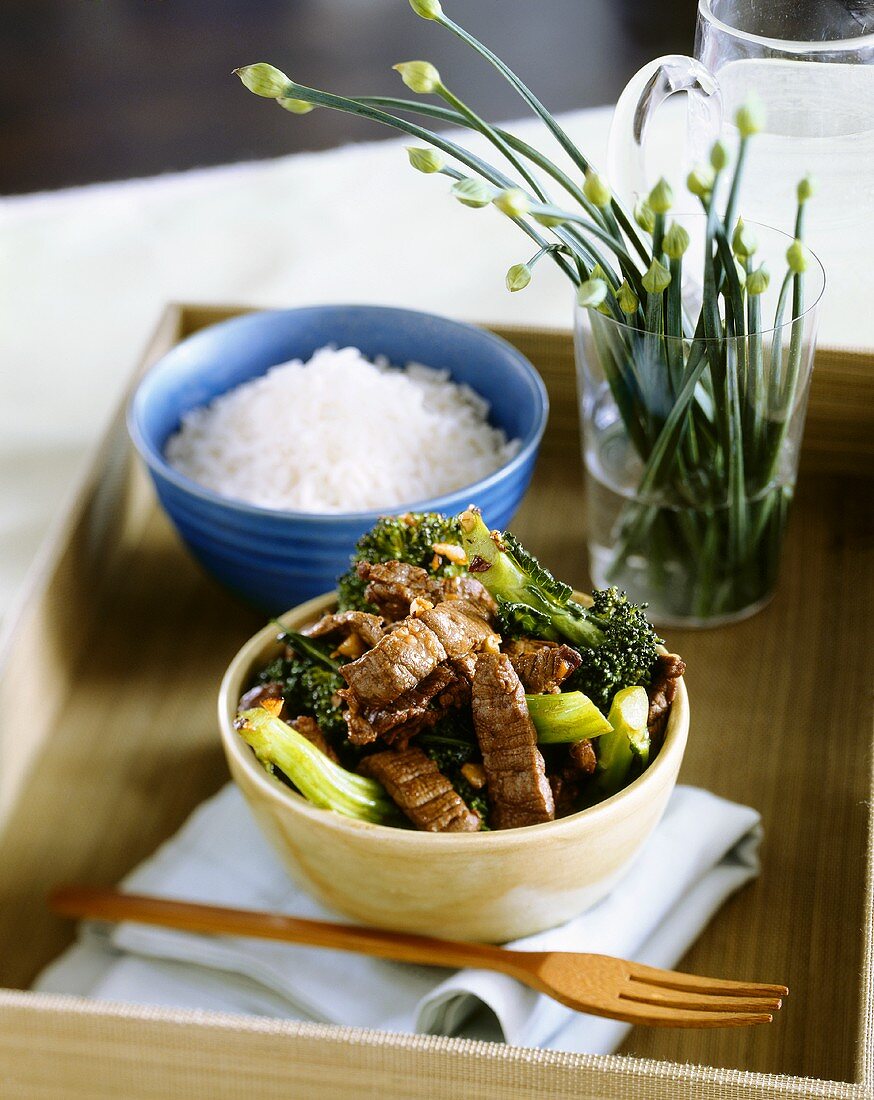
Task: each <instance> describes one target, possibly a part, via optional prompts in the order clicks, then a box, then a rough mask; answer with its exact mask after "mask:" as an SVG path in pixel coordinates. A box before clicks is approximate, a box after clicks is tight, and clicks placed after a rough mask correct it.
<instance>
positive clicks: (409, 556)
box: [337, 512, 464, 611]
mask: <svg viewBox="0 0 874 1100" xmlns="http://www.w3.org/2000/svg"><path fill="white" fill-rule="evenodd" d="M440 543H446V544H449V545H452V546H458V545H459V544H460V543H461V530H460V528H459V525H458V520H457V519H456V518H454V517H449V516H444V515H441V514H440V513H439V512H408V513H406V514H405V515H402V516H383V517H382V519H379V520H377V521H376V523H375V524H374V525H373V527H371V529H370V530H369V531H368V532H367V533H366V534H364V535H362V536H361V538H360V539H359V540H358V542H357V544H356V546H355V553H354V554H353V555H352V559H351V563H350V567H349V569H348V570H347V571H346V572H345V573H344V574H343V575H342V576H341V577H340V578H339V580H338V582H337V589H338V599H337V605H338V607H339V609H340V610H341V611H348V610H350V609H351V610H356V611H375V610H376V608H374V607H373V606H372V605H371V604H369V603H368V602H367V600H366V599H365V598H364V590H365V588H366V587H367V585H366V583H365V582H364V581H363V580H362V579H361V577H359V576H358V573H357V572H356V566H357V564H358V562H360V561H367V562H383V561H402V562H406V563H407V564H409V565H418V566H419V567H420V568H422V569H427V570H429V571H430V572H432V573H433V575H434V576H436V577H451V576H454V575H455V574H456V573H460V572H462V571H463V570H464V566H463V565H458V564H456V563H454V562H451V561H449V560H448V559H447V558H444V557H440V556H439V555H437V559H438V561H437V565H436V568H432V567H433V565H434V559H435V553H434V546H435V544H436V545H439V544H440Z"/></svg>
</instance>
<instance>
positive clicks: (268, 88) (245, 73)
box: [234, 61, 291, 99]
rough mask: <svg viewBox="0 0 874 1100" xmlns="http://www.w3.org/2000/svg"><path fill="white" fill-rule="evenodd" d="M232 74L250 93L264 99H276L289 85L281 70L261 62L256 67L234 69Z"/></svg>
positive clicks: (244, 66) (245, 66)
mask: <svg viewBox="0 0 874 1100" xmlns="http://www.w3.org/2000/svg"><path fill="white" fill-rule="evenodd" d="M234 73H235V75H236V76H238V77H239V78H240V80H242V82H243V84H244V86H245V87H247V88H248V89H249V91H250V92H254V93H255V95H260V96H263V97H264V98H265V99H278V98H279V97H280V96H281V95H282V93H283V92H284V91H285V89H286V88H287V87H288V85H289V84H290V83H291V81H290V80H289V79H288V77H287V76H286V75H285V73H284V72H282V70H281V69H277V68H275V67H274V66H273V65H267V64H265V62H263V61H259V62H258V64H257V65H243V67H242V68H240V69H234Z"/></svg>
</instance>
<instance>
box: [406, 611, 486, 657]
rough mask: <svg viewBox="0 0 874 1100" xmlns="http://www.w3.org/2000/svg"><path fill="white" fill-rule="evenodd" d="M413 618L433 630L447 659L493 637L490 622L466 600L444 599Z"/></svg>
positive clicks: (478, 645)
mask: <svg viewBox="0 0 874 1100" xmlns="http://www.w3.org/2000/svg"><path fill="white" fill-rule="evenodd" d="M416 618H417V619H418V620H419V621H420V622H423V623H425V624H426V625H427V626H429V627H430V628H431V630H433V631H434V633H435V634H436V635H437V637H438V638H439V640H440V644H441V645H442V646H443V648H444V649H445V650H446V656H447V657H448V658H449V659H450V660H453V661H454V660H458V659H459V658H461V657H465V656H466V655H467V654H468V653H470V652H471V651H472V650H474V649H478V648H479V647H480V646H481V645H482V644H483V642H484V641H485V640H486V639H487V638H491V637H493V636H494V631H493V630H492V628H491V627H490V626H489V624H488V623H487V622H486V621H485V620H484V619H482V618H480V616H479V615H478V614H477V610H476V606H475V605H474V604H471V603H468V602H467V601H466V600H445V601H444V602H443V603H438V604H437V606H436V607H432V608H431V609H430V610H428V611H420V612H419V613H418V615H417V616H416Z"/></svg>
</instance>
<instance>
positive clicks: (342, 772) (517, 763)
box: [237, 508, 685, 832]
mask: <svg viewBox="0 0 874 1100" xmlns="http://www.w3.org/2000/svg"><path fill="white" fill-rule="evenodd" d="M279 640H280V642H281V644H282V647H283V648H282V652H281V654H280V655H279V656H278V657H277V658H276V659H275V660H273V661H271V662H270V663H269V664H268V665H267V666H266V667H265V668H263V669H262V670H261V671H260V672H259V674H258V676H257V680H256V682H255V683H254V684H253V686H252V687H251V688H250V689H249V690H248V691H247V692H246V693H245V695H243V697H242V698H241V700H240V705H239V715H238V718H237V728H238V729H239V731H240V733H241V735H242V736H243V737H244V738H245V740H246V741H247V742H248V743H249V744H250V745H251V747H252V749H253V750H254V752H255V754H256V756H257V757H258V759H259V760H260V761H261V763H262V764H263V765H264V766H265V767H266V768H267V769H268V770H269V771H271V772H273V773H275V774H276V775H278V776H279V777H280V778H281V779H283V780H285V781H286V782H288V783H289V784H290V785H291V786H293V787H294V788H295V789H297V790H298V791H299V792H300V793H301V794H302V795H304V797H306V798H308V799H309V800H310V801H311V802H313V803H315V804H316V805H318V806H321V807H323V808H326V809H332V810H335V811H337V812H338V813H342V814H346V815H348V816H351V817H358V818H361V819H363V820H366V821H372V822H377V823H380V824H386V825H406V826H409V825H410V824H412V825H413V826H415V827H416V828H417V829H422V830H426V831H430V832H476V831H478V830H481V829H513V828H518V827H520V826H524V825H536V824H540V823H541V822H545V821H552V820H554V819H555V818H557V817H564V816H566V815H567V814H571V813H575V812H576V811H577V810H580V809H583V808H585V807H586V806H589V805H592V804H594V803H595V802H598V801H600V800H602V799H604V798H607V797H609V796H610V795H612V794H615V793H616V792H617V791H619V790H621V789H622V788H623V787H625V786H626V785H627V784H628V783H629V782H631V781H632V780H633V779H634V778H635V777H636V776H637V775H639V774H640V773H641V771H643V770H644V769H645V768H646V767H647V766H648V764H649V762H650V761H651V760H652V758H653V757H654V756H655V754H656V753H657V752H658V750H659V748H660V745H661V741H662V739H663V737H664V731H665V727H666V725H667V720H668V716H669V713H670V708H671V703H672V701H673V698H674V694H675V691H676V687H677V683H678V681H679V679H680V677H681V676H682V675H683V672H684V671H685V665H684V664H683V661H682V660H681V659H680V658H679V657H678V656H677V655H676V654H659V652H658V649H657V647H658V645H659V639H658V638H657V637H656V634H655V632H654V631H653V629H652V626H651V625H650V624H649V622H648V621H647V619H646V616H645V614H644V610H643V608H641V607H638V606H636V605H634V604H632V603H629V602H628V601H627V600H626V598H625V596H624V595H623V594H622V593H620V592H618V591H617V590H616V589H606V590H604V591H601V592H595V593H594V595H593V603H592V606H591V607H583V606H582V605H581V604H579V603H577V602H576V601H574V600H573V598H572V591H571V589H570V588H569V587H568V586H567V585H565V584H562V583H561V582H559V581H557V580H556V579H555V578H554V577H553V576H552V575H551V574H550V573H549V572H548V571H547V570H546V569H544V568H543V566H541V565H540V563H539V562H537V561H536V559H534V558H533V557H532V556H531V555H530V554H528V553H527V552H526V551H525V550H524V549H523V548H522V547H521V546H520V545H519V543H518V542H517V541H516V540H515V539H514V538H513V536H512V535H510V534H509V532H508V533H505V534H500V533H498V532H494V531H489V530H488V529H487V527H486V525H485V523H484V522H483V520H482V517H481V516H480V514H479V512H478V511H477V510H476V509H474V508H471V509H468V510H467V511H466V512H464V513H462V515H461V516H459V517H456V518H452V519H450V518H447V517H444V516H439V515H434V514H427V515H417V514H409V515H404V516H395V517H388V518H385V519H381V520H380V521H379V522H378V523H377V524H376V525H375V527H374V528H373V529H372V530H371V531H370V532H368V533H367V534H366V535H365V536H364V537H363V538H362V539H361V540H360V542H359V543H358V547H357V550H356V554H355V556H354V558H353V561H352V565H351V568H350V570H349V571H348V572H347V573H346V574H344V575H343V577H341V578H340V582H339V600H338V609H337V611H336V612H333V613H331V614H328V615H325V616H323V617H322V618H321V619H320V620H319V621H318V622H316V623H313V624H311V625H310V626H308V627H306V628H305V629H304V631H303V632H302V633H297V632H295V631H283V632H282V633H281V634H280V636H279Z"/></svg>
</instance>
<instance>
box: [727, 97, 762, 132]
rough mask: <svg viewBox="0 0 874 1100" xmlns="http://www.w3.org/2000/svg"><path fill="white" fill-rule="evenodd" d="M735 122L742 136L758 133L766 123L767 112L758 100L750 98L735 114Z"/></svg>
mask: <svg viewBox="0 0 874 1100" xmlns="http://www.w3.org/2000/svg"><path fill="white" fill-rule="evenodd" d="M734 124H735V126H737V129H738V133H739V134H740V136H741V137H742V138H748V137H752V136H753V134H758V133H759V132H760V131H761V130H762V129H763V128H764V125H765V112H764V111H763V110H762V105H761V104H760V103H759V102H758V100H756V99H753V98H750V99H748V100H747V102H746V103H744V105H743V106H742V107H739V108H738V110H737V113H736V114H735V116H734Z"/></svg>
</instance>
